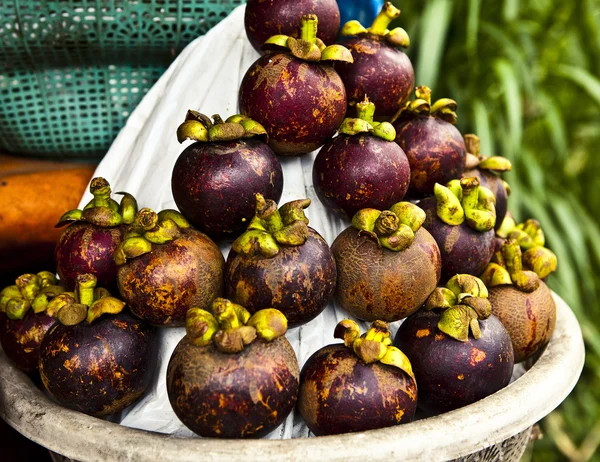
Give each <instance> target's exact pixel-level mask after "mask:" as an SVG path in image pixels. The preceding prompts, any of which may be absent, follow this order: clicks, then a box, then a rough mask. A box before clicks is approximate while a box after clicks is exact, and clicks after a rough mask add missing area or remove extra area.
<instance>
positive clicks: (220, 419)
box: [167, 336, 300, 438]
mask: <svg viewBox="0 0 600 462" xmlns="http://www.w3.org/2000/svg"><path fill="white" fill-rule="evenodd" d="M299 375H300V370H299V367H298V361H297V360H296V355H295V353H294V350H293V349H292V346H291V345H290V343H289V342H288V341H287V339H286V338H285V337H279V338H277V339H275V340H273V341H272V342H269V343H266V342H262V341H255V342H253V343H251V344H250V345H248V346H246V347H245V348H244V350H243V351H242V352H241V353H236V354H227V353H221V352H220V351H219V350H217V348H216V347H215V346H214V345H213V344H210V345H208V346H206V347H198V346H195V345H193V344H192V343H191V342H190V341H189V338H188V337H187V336H186V337H184V338H183V339H182V340H181V341H180V342H179V344H178V345H177V347H176V348H175V351H174V352H173V355H172V356H171V360H170V361H169V366H168V369H167V392H168V395H169V401H170V402H171V406H172V407H173V410H174V411H175V414H177V417H179V419H180V420H181V421H182V422H183V423H184V424H185V425H186V426H187V427H188V428H190V429H191V430H192V431H193V432H195V433H197V434H198V435H201V436H205V437H220V438H243V437H254V438H258V437H261V436H264V435H266V434H268V433H269V432H271V431H272V430H274V429H275V428H277V426H279V424H281V423H282V422H283V421H284V420H285V418H286V417H287V415H288V414H289V413H290V412H291V411H292V409H293V408H294V405H295V404H296V399H297V395H298V384H299Z"/></svg>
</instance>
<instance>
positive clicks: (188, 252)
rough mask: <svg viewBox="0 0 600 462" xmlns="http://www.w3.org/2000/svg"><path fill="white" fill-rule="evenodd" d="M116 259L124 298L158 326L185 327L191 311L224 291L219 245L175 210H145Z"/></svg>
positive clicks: (138, 217) (138, 313)
mask: <svg viewBox="0 0 600 462" xmlns="http://www.w3.org/2000/svg"><path fill="white" fill-rule="evenodd" d="M115 261H116V263H117V265H119V272H118V274H117V282H118V284H119V292H120V293H121V297H122V298H123V300H125V301H126V302H127V304H128V305H129V308H130V309H131V312H132V313H133V314H134V315H136V316H138V317H139V318H141V319H143V320H144V321H146V322H148V323H149V324H152V325H155V326H169V327H173V326H175V327H176V326H183V325H184V324H185V314H186V312H187V310H188V309H190V308H192V307H198V308H208V307H210V304H211V303H212V301H213V300H214V299H215V298H217V297H220V296H221V295H222V293H223V268H224V266H225V260H224V259H223V254H221V251H220V250H219V247H217V245H216V244H215V243H214V242H213V241H211V240H210V238H209V237H208V236H207V235H206V234H203V233H201V232H200V231H197V230H195V229H193V228H192V227H191V226H190V224H189V223H188V221H187V220H186V219H185V218H184V217H183V215H181V214H180V213H179V212H177V211H175V210H163V211H161V212H159V213H158V214H157V213H155V212H153V211H152V210H150V209H147V208H145V209H141V210H140V211H139V212H138V213H137V214H136V216H135V220H134V222H133V224H132V225H131V226H130V227H129V228H128V229H127V231H126V232H125V235H124V237H123V242H122V243H121V244H120V245H119V247H118V248H117V250H116V251H115Z"/></svg>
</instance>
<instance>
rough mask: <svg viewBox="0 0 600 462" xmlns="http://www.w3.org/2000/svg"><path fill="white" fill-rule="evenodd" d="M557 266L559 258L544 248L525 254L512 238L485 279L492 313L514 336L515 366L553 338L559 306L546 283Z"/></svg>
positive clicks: (487, 271) (530, 249)
mask: <svg viewBox="0 0 600 462" xmlns="http://www.w3.org/2000/svg"><path fill="white" fill-rule="evenodd" d="M538 229H539V231H541V228H539V226H538ZM556 263H557V262H556V255H554V253H553V252H552V251H551V250H549V249H547V248H545V247H543V244H542V245H535V244H534V245H533V246H531V247H529V248H528V250H526V251H525V252H524V253H523V252H522V251H521V247H520V246H519V242H518V241H517V240H515V239H513V238H509V239H507V240H506V242H505V243H504V245H503V246H502V248H501V250H500V252H496V253H495V254H494V257H493V259H492V262H491V263H490V264H489V265H488V266H487V268H486V269H485V271H484V272H483V274H482V276H481V278H482V280H483V281H484V282H485V284H486V285H487V286H488V288H489V300H490V303H491V305H492V313H493V314H494V315H496V316H497V317H498V319H500V321H501V322H502V324H504V327H506V330H507V331H508V334H509V335H510V338H511V341H512V345H513V348H514V351H515V362H521V361H525V360H526V359H529V358H531V357H532V356H534V355H535V354H536V353H537V352H538V351H539V350H541V349H542V348H543V347H545V346H546V345H547V344H548V342H549V341H550V337H552V333H553V332H554V327H555V325H556V304H555V303H554V298H553V297H552V292H551V291H550V289H549V288H548V286H547V285H546V284H545V283H544V281H543V280H542V279H543V278H545V277H547V276H548V275H549V274H550V273H551V272H553V271H555V270H556Z"/></svg>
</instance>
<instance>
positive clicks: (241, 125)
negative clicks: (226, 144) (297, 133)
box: [177, 109, 269, 143]
mask: <svg viewBox="0 0 600 462" xmlns="http://www.w3.org/2000/svg"><path fill="white" fill-rule="evenodd" d="M253 137H262V138H263V139H264V140H265V141H268V140H269V136H268V135H267V132H266V130H265V128H264V127H263V126H262V125H261V124H259V123H258V122H256V121H255V120H252V119H251V118H249V117H246V116H244V115H241V114H236V115H232V116H231V117H228V118H227V120H225V121H224V122H223V119H221V116H219V115H218V114H215V115H214V116H213V120H212V121H211V120H210V118H209V117H208V116H206V115H204V114H202V113H200V112H198V111H194V110H191V109H190V110H188V112H187V114H186V116H185V121H184V122H183V123H182V124H181V125H180V126H179V127H178V128H177V141H179V142H180V143H183V142H184V141H185V140H193V141H199V142H202V143H208V142H217V141H233V140H239V139H241V138H253Z"/></svg>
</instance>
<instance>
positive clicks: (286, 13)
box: [244, 0, 340, 53]
mask: <svg viewBox="0 0 600 462" xmlns="http://www.w3.org/2000/svg"><path fill="white" fill-rule="evenodd" d="M304 14H314V15H316V16H318V17H319V19H320V20H321V25H320V27H319V32H318V34H317V37H318V38H319V39H320V40H322V41H323V42H325V43H331V42H333V41H335V39H336V37H337V33H338V30H339V28H340V9H339V7H338V4H337V2H336V1H335V0H300V1H298V0H295V1H293V2H291V1H287V0H249V1H248V2H247V3H246V12H245V14H244V26H245V28H246V35H247V36H248V40H249V41H250V43H251V44H252V46H253V47H254V49H255V50H256V51H258V52H259V53H260V52H261V49H260V48H261V46H262V44H263V43H265V40H267V39H268V38H269V37H271V36H273V35H281V34H284V35H288V36H290V37H294V38H296V39H297V38H299V37H300V35H299V32H300V31H299V30H298V23H299V22H300V19H301V18H302V15H304Z"/></svg>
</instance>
